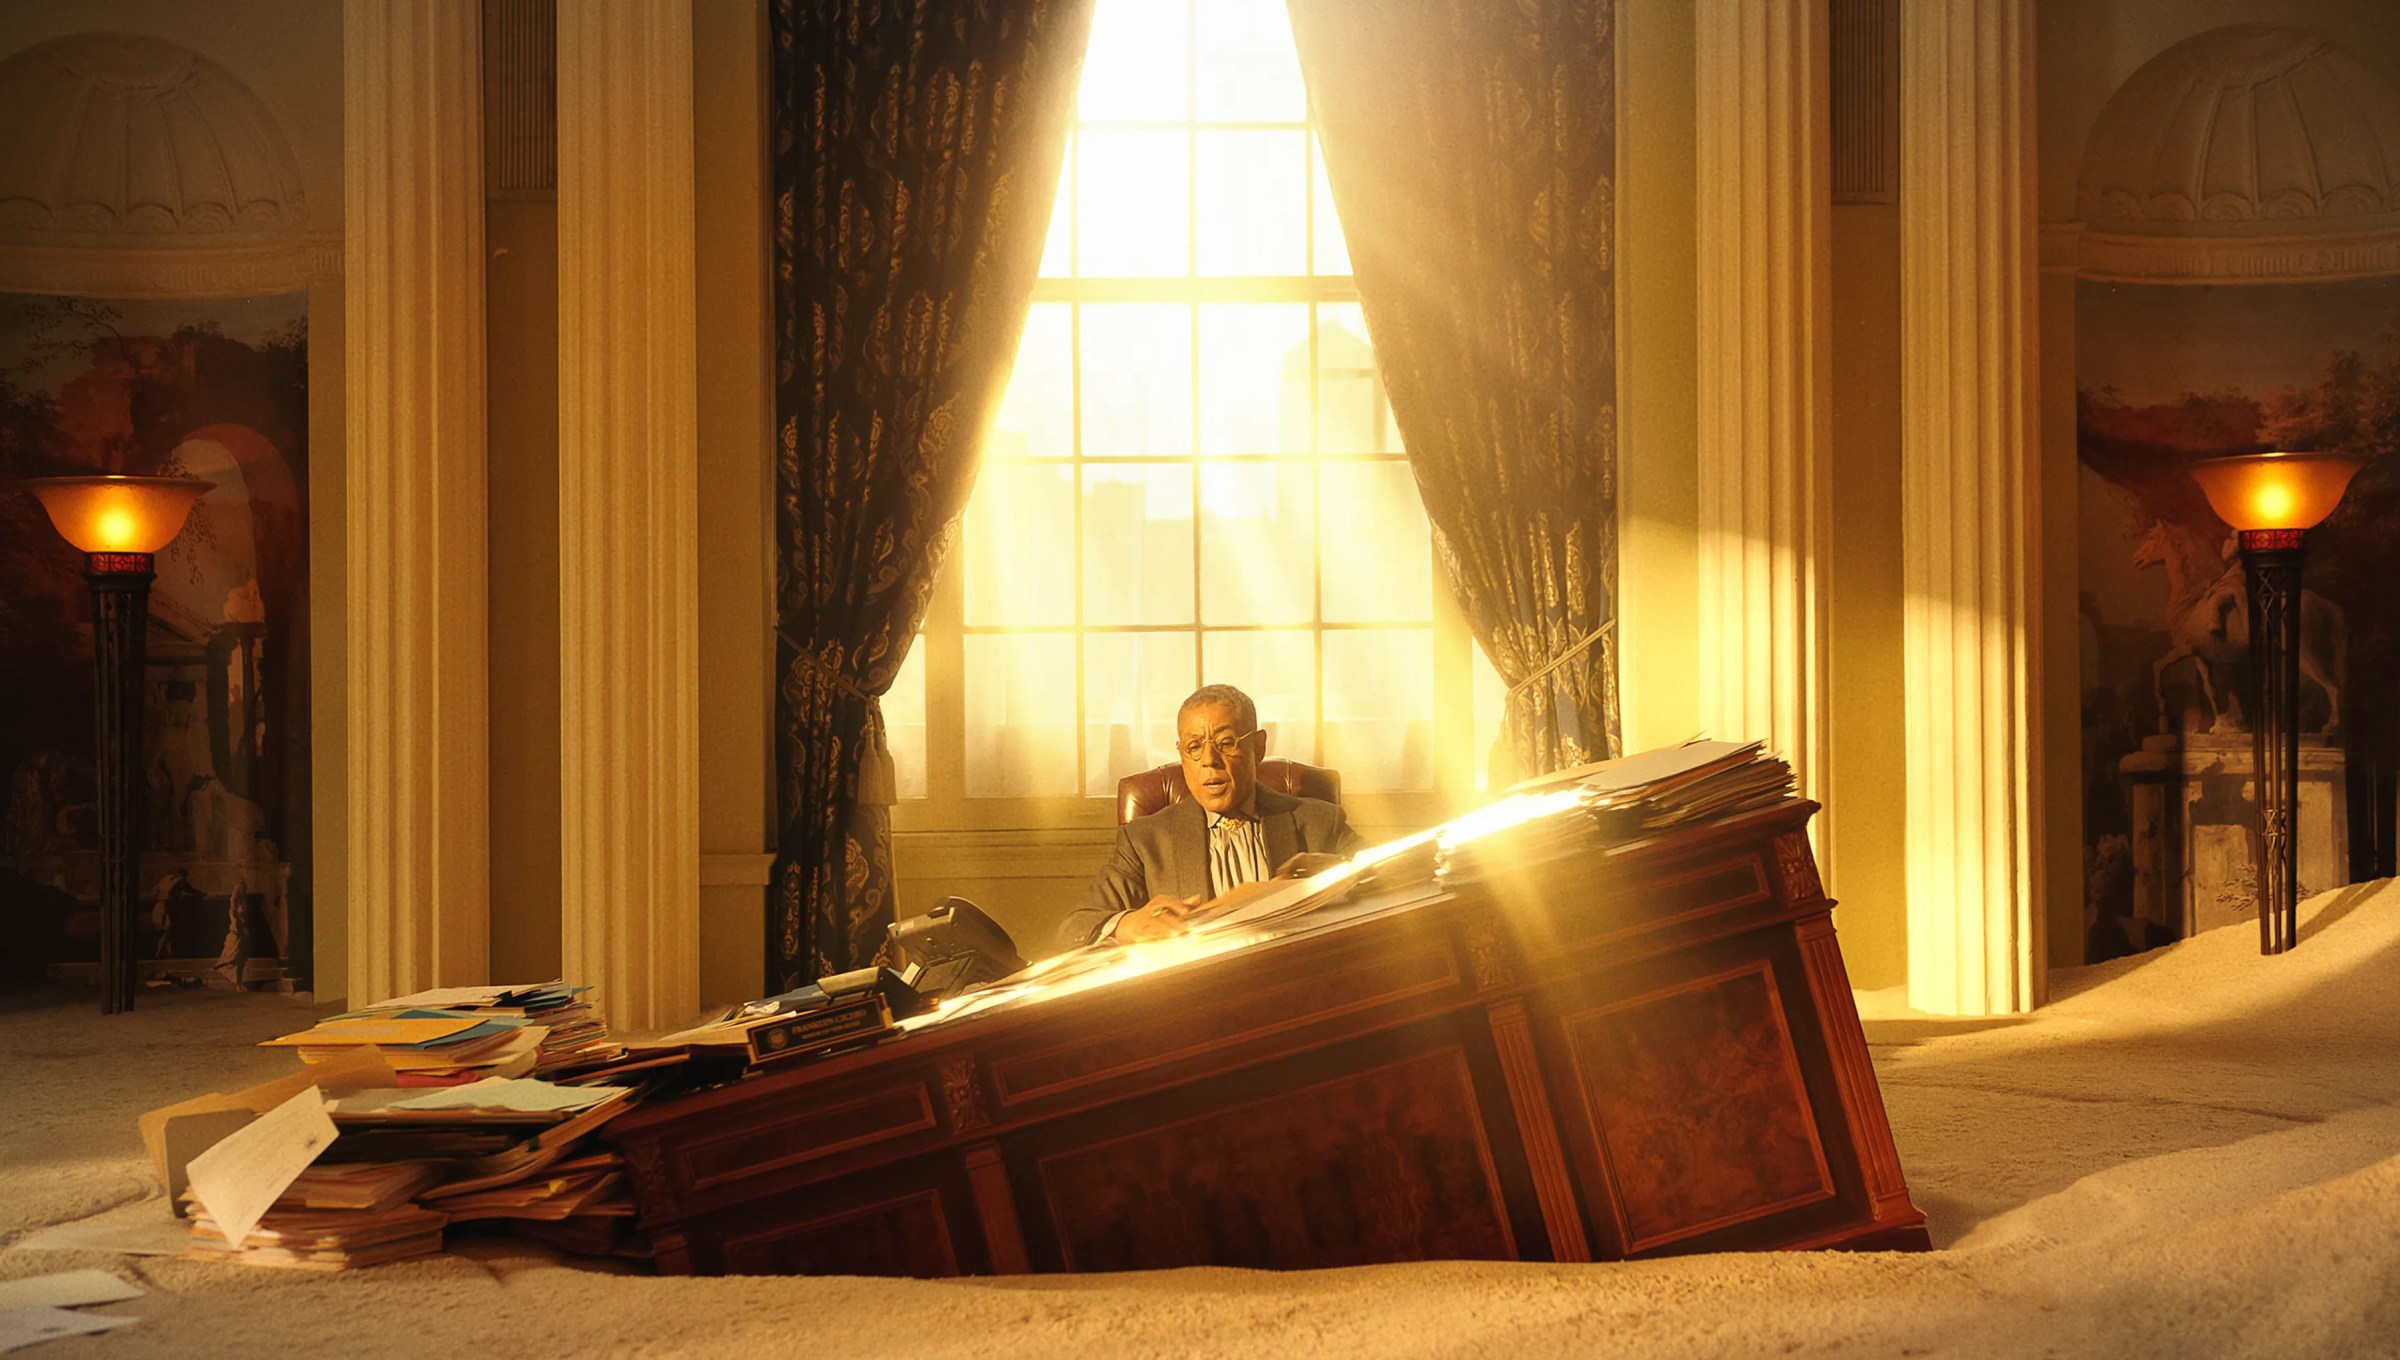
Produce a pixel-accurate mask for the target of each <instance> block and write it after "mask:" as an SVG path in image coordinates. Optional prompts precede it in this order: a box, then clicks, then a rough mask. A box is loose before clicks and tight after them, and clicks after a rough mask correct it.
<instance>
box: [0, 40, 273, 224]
mask: <svg viewBox="0 0 2400 1360" xmlns="http://www.w3.org/2000/svg"><path fill="white" fill-rule="evenodd" d="M306 216H307V206H306V202H305V199H304V197H303V195H302V193H301V188H300V174H299V170H298V168H297V166H296V164H295V162H294V161H293V158H292V153H291V149H290V147H289V146H288V145H287V144H286V143H285V141H284V137H283V133H282V130H281V128H279V127H278V126H277V124H276V122H275V119H274V117H273V116H272V115H271V114H269V113H268V112H267V110H266V107H265V105H263V104H261V103H260V102H259V99H258V97H257V96H256V95H255V94H253V93H251V91H250V89H249V87H248V86H246V85H244V84H243V83H242V82H241V81H240V80H237V79H236V78H234V76H233V75H232V74H230V73H229V72H227V71H226V70H225V69H224V68H223V67H221V66H218V65H217V64H216V63H214V62H212V61H210V60H208V59H207V58H206V57H203V56H201V55H200V54H199V53H197V52H193V51H191V50H189V49H188V48H183V47H178V46H176V45H175V44H173V43H170V42H165V41H162V40H160V39H157V38H147V37H137V36H132V35H127V34H114V33H86V34H76V35H72V36H69V37H64V38H55V39H52V40H51V41H49V42H45V43H40V44H38V45H36V46H33V47H30V48H27V49H26V50H24V51H23V52H20V53H18V54H17V55H15V56H14V57H11V58H9V59H8V60H7V61H6V62H4V63H0V236H4V237H5V238H6V239H8V240H10V241H13V242H17V243H21V244H29V245H30V244H60V245H67V244H96V245H105V244H137V243H138V244H142V245H147V246H151V247H165V246H171V245H179V244H180V245H187V246H229V245H236V244H264V243H267V242H272V241H282V240H290V239H292V238H294V237H296V236H297V235H298V234H299V233H300V231H301V229H302V228H303V227H304V226H305V223H306ZM128 238H134V239H131V240H129V239H128Z"/></svg>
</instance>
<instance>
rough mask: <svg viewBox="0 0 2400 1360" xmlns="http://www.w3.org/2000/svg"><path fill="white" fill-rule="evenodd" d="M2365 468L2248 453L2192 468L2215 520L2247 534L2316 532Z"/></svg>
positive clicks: (2344, 458)
mask: <svg viewBox="0 0 2400 1360" xmlns="http://www.w3.org/2000/svg"><path fill="white" fill-rule="evenodd" d="M2365 465H2366V464H2365V462H2364V460H2362V459H2357V458H2352V457H2350V456H2348V455H2346V454H2339V453H2244V454H2236V455H2234V456H2232V457H2230V458H2202V459H2199V460H2197V461H2195V462H2193V463H2192V464H2190V468H2191V473H2192V480H2194V481H2196V482H2198V483H2200V491H2201V494H2203V495H2205V496H2207V497H2208V505H2209V508H2210V509H2212V510H2214V511H2216V512H2217V518H2219V519H2221V520H2223V521H2225V522H2226V523H2227V524H2230V525H2232V526H2233V527H2234V528H2236V529H2240V530H2242V531H2244V532H2245V533H2249V532H2256V531H2258V530H2261V529H2314V528H2315V527H2317V526H2318V525H2319V524H2322V523H2324V522H2325V517H2326V516H2327V515H2330V514H2332V513H2333V507H2334V505H2335V504H2336V503H2338V502H2339V501H2340V500H2341V499H2342V492H2344V491H2346V490H2348V489H2349V486H2350V479H2351V478H2352V477H2353V476H2356V475H2357V473H2358V470H2359V469H2360V468H2361V467H2364V466H2365Z"/></svg>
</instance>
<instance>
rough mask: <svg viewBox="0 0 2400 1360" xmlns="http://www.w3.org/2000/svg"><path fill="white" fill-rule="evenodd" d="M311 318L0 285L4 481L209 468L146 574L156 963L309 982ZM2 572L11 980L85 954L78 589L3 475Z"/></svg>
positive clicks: (0, 877)
mask: <svg viewBox="0 0 2400 1360" xmlns="http://www.w3.org/2000/svg"><path fill="white" fill-rule="evenodd" d="M306 316H307V299H306V297H305V296H304V295H299V294H293V295H286V296H276V297H265V298H247V299H237V300H221V301H107V300H99V299H92V298H78V297H38V296H28V295H11V296H0V480H5V479H10V478H15V477H25V476H43V475H58V474H67V473H84V472H124V473H162V472H163V473H183V474H188V475H191V476H194V477H198V478H202V479H204V480H206V481H209V482H213V483H214V484H215V489H214V490H212V491H210V492H209V493H208V495H207V496H206V497H204V498H203V499H202V500H201V502H200V504H199V505H198V506H197V507H196V508H195V509H194V510H193V512H192V516H191V519H190V521H189V523H188V524H187V526H186V527H185V530H184V532H183V535H182V536H181V537H180V538H178V539H177V540H176V541H175V542H174V543H173V544H172V545H170V546H169V547H168V548H167V550H166V551H165V552H163V553H161V554H160V555H159V558H158V579H157V582H156V584H155V585H154V586H153V588H152V592H151V595H150V636H149V668H148V669H149V683H148V686H147V689H146V696H145V713H144V719H145V723H146V728H147V730H146V732H145V736H144V745H143V753H144V759H145V762H146V772H147V779H148V798H147V803H146V806H145V807H144V809H143V816H144V825H143V849H142V877H141V879H140V884H141V887H140V889H139V892H140V895H141V903H140V907H141V910H140V912H139V917H140V919H139V920H138V921H137V922H136V925H135V931H136V941H137V946H138V948H139V951H140V953H141V955H142V956H143V958H144V959H145V960H146V961H147V962H146V964H145V969H144V973H145V976H147V977H152V978H182V979H185V980H194V979H197V980H200V981H203V982H207V983H209V984H211V985H219V986H229V985H236V984H240V985H247V986H253V987H269V986H288V985H292V984H294V983H296V982H304V981H305V979H304V978H303V977H296V976H294V975H293V973H292V972H290V971H287V967H286V963H285V961H286V960H299V961H303V962H302V963H301V964H300V967H301V968H303V969H304V967H305V963H304V961H305V959H306V957H307V937H308V925H309V911H308V900H309V899H308V891H309V873H308V866H309V852H308V837H309V826H308V808H309V786H308V769H309V751H308V731H309V728H308V698H309V691H308V638H307V624H308V539H307V516H306V508H307V502H308V456H307V429H308V392H307V374H308V365H307V324H306ZM0 576H4V577H5V579H6V580H7V581H8V582H9V589H8V590H7V592H6V593H5V596H4V597H0V777H5V780H6V784H5V786H4V787H0V982H23V981H29V980H32V979H35V978H39V977H41V976H43V975H44V974H45V973H48V974H50V975H52V976H67V975H71V974H72V973H73V972H75V971H76V970H77V969H78V968H79V966H80V967H83V968H88V967H89V966H90V965H91V964H92V963H93V962H94V960H96V958H97V956H98V933H99V913H98V908H97V905H96V899H97V896H98V880H99V864H98V854H97V848H96V830H97V826H96V823H97V815H98V809H97V805H96V803H95V782H94V774H93V696H92V684H93V681H92V629H91V606H90V603H89V596H88V593H87V591H86V588H85V585H84V580H83V564H82V560H81V557H80V556H79V555H78V554H77V553H76V552H75V551H74V550H73V549H71V548H69V547H68V546H67V545H66V543H65V542H64V541H62V540H61V539H60V538H59V537H58V536H57V534H56V533H54V532H53V531H52V530H51V528H50V525H49V522H48V520H47V519H46V518H45V517H44V515H43V513H42V510H41V508H40V506H39V505H38V504H37V503H36V502H35V501H34V500H33V499H32V498H31V497H30V496H24V495H5V496H0Z"/></svg>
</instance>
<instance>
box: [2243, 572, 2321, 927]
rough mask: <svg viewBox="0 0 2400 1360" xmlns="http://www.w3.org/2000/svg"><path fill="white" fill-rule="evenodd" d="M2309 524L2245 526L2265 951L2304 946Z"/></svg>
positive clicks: (2260, 907)
mask: <svg viewBox="0 0 2400 1360" xmlns="http://www.w3.org/2000/svg"><path fill="white" fill-rule="evenodd" d="M2307 533H2308V531H2307V530H2305V529H2245V530H2243V531H2242V575H2243V579H2244V581H2245V582H2246V583H2247V585H2248V586H2249V590H2250V669H2251V673H2252V674H2253V675H2254V676H2255V677H2256V686H2257V692H2258V702H2257V704H2256V706H2255V707H2254V708H2253V710H2252V712H2251V715H2250V729H2251V735H2252V741H2253V742H2254V747H2253V750H2254V754H2255V762H2254V763H2255V766H2256V769H2257V775H2256V778H2257V780H2258V812H2259V824H2260V840H2261V846H2260V850H2261V854H2260V858H2259V866H2258V952H2259V953H2261V954H2280V953H2282V952H2284V951H2285V950H2287V949H2290V948H2291V947H2292V946H2293V945H2295V944H2297V943H2299V926H2300V842H2299V838H2298V836H2297V835H2296V834H2295V832H2297V830H2298V829H2299V818H2300V559H2301V555H2302V553H2303V551H2304V549H2303V542H2304V540H2305V538H2306V536H2307Z"/></svg>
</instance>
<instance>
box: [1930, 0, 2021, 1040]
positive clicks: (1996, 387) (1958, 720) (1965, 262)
mask: <svg viewBox="0 0 2400 1360" xmlns="http://www.w3.org/2000/svg"><path fill="white" fill-rule="evenodd" d="M2033 18H2034V16H2033V4H2032V0H1928V3H1925V4H1921V5H1915V6H1911V7H1910V8H1909V10H1908V13H1907V22H1906V23H1904V24H1903V25H1902V28H1901V39H1900V41H1901V71H1900V85H1901V109H1900V172H1901V196H1900V203H1901V234H1900V242H1901V294H1902V316H1901V328H1902V329H1901V345H1902V359H1901V498H1902V505H1903V523H1902V528H1901V533H1902V546H1903V556H1904V559H1905V560H1904V572H1905V580H1906V592H1907V596H1906V598H1907V604H1906V625H1905V644H1904V645H1905V647H1906V652H1907V701H1906V713H1905V720H1906V722H1907V729H1908V959H1909V967H1908V998H1909V1004H1910V1005H1912V1006H1915V1007H1917V1008H1918V1009H1920V1010H1926V1011H1933V1012H1937V1013H1941V1014H1950V1015H1983V1014H1999V1013H2006V1012H2012V1011H2023V1010H2028V1009H2031V1008H2032V1007H2033V1006H2035V1005H2038V1004H2040V1002H2041V1001H2042V999H2043V993H2044V975H2043V966H2044V959H2043V926H2042V920H2041V916H2040V914H2039V913H2038V912H2037V911H2036V910H2035V897H2036V888H2035V884H2036V877H2035V875H2036V870H2037V863H2038V854H2039V844H2038V839H2037V838H2038V834H2039V823H2038V821H2037V819H2036V818H2035V817H2034V816H2033V815H2032V808H2031V790H2032V789H2035V788H2038V787H2040V786H2041V770H2040V768H2039V766H2040V761H2041V742H2040V740H2039V727H2038V722H2039V719H2038V713H2039V709H2038V692H2039V677H2040V662H2041V656H2040V633H2039V630H2038V629H2037V628H2036V626H2035V619H2034V618H2033V614H2032V611H2033V608H2034V605H2035V602H2036V601H2038V600H2039V598H2040V593H2039V586H2040V553H2041V551H2042V539H2041V533H2040V514H2041V497H2040V494H2039V486H2040V483H2039V474H2040V461H2039V457H2038V449H2039V444H2038V439H2039V437H2040V427H2039V424H2038V420H2037V414H2038V401H2039V390H2038V383H2039V377H2040V367H2039V363H2038V353H2037V344H2036V340H2037V331H2038V317H2039V311H2038V307H2037V298H2036V279H2037V273H2036V251H2035V244H2036V226H2035V217H2034V188H2035V186H2034V179H2033V154H2034V145H2035V143H2034V122H2033V119H2034V87H2033Z"/></svg>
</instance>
